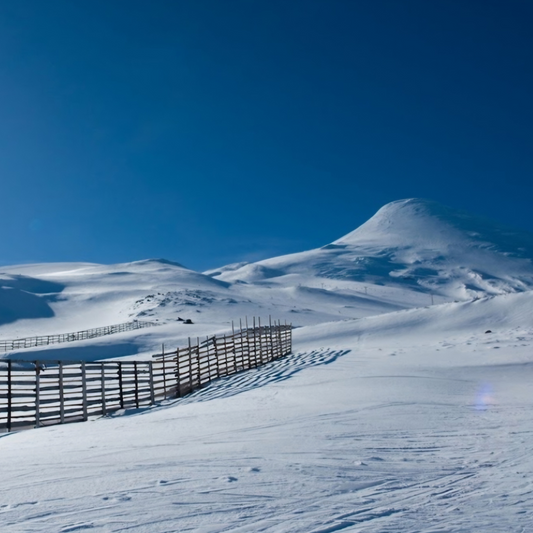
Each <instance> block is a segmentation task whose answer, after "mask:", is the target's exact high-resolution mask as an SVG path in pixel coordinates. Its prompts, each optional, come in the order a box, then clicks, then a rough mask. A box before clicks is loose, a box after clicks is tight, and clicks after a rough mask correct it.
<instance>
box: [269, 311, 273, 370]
mask: <svg viewBox="0 0 533 533" xmlns="http://www.w3.org/2000/svg"><path fill="white" fill-rule="evenodd" d="M268 333H269V336H270V355H269V358H268V360H269V361H271V360H272V359H274V340H273V339H272V315H268Z"/></svg>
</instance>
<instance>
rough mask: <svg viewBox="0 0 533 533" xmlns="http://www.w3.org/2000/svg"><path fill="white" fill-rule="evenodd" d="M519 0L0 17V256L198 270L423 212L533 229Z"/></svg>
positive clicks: (14, 6)
mask: <svg viewBox="0 0 533 533" xmlns="http://www.w3.org/2000/svg"><path fill="white" fill-rule="evenodd" d="M532 26H533V3H532V2H530V1H529V0H523V1H520V0H501V1H495V0H477V1H473V0H431V1H428V0H401V1H400V0H319V1H317V0H168V1H164V0H150V1H148V0H75V1H72V0H46V1H43V0H24V1H11V2H2V3H1V4H0V179H1V188H0V191H1V197H0V205H1V216H2V224H1V226H0V238H1V241H0V242H1V252H0V262H1V263H3V264H13V263H18V262H28V261H31V262H34V261H39V262H40V261H94V262H102V263H113V262H121V261H131V260H136V259H144V258H148V257H165V258H168V259H172V260H175V261H179V262H181V263H183V264H185V265H186V266H189V267H191V268H194V269H198V270H202V269H205V268H210V267H216V266H220V265H223V264H226V263H230V262H235V261H240V260H255V259H260V258H264V257H268V256H273V255H278V254H282V253H289V252H293V251H301V250H304V249H309V248H313V247H317V246H321V245H324V244H326V243H328V242H330V241H332V240H334V239H336V238H338V237H340V236H342V235H344V234H345V233H348V232H349V231H351V230H353V229H354V228H355V227H357V226H358V225H360V224H361V223H362V222H364V221H365V220H366V219H367V218H368V217H370V216H371V215H372V214H373V213H374V212H375V211H376V210H377V209H378V208H379V207H381V206H382V205H383V204H385V203H387V202H390V201H392V200H397V199H400V198H407V197H425V198H431V199H433V200H436V201H439V202H442V203H444V204H447V205H450V206H452V207H457V208H461V209H467V210H470V211H472V212H474V213H477V214H481V215H485V216H489V217H491V218H494V219H496V220H499V221H500V222H502V223H505V224H507V225H510V226H514V227H518V228H522V229H528V230H532V231H533V217H532V216H531V212H532V209H533V32H532V31H531V27H532Z"/></svg>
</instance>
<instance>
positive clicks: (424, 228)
mask: <svg viewBox="0 0 533 533" xmlns="http://www.w3.org/2000/svg"><path fill="white" fill-rule="evenodd" d="M532 259H533V234H531V233H527V232H523V231H516V230H512V229H509V228H506V227H503V226H500V225H498V224H496V223H494V222H492V221H490V220H488V219H485V218H481V217H477V216H474V215H471V214H469V213H466V212H463V211H458V210H455V209H451V208H448V207H445V206H442V205H440V204H438V203H436V202H432V201H430V200H421V199H408V200H399V201H396V202H392V203H390V204H387V205H385V206H384V207H382V208H381V209H380V210H379V211H378V212H377V213H376V214H375V215H374V216H373V217H372V218H371V219H370V220H368V221H367V222H366V223H365V224H363V225H362V226H360V227H359V228H357V229H356V230H354V231H352V232H351V233H349V234H348V235H345V236H344V237H342V238H340V239H337V240H336V241H334V242H333V243H331V244H328V245H326V246H323V247H322V248H319V249H316V250H311V251H308V252H302V253H296V254H290V255H286V256H282V257H276V258H272V259H267V260H263V261H258V262H256V263H251V264H246V265H242V264H239V265H235V266H232V265H230V266H228V267H225V268H222V269H219V270H218V271H210V272H206V274H210V275H212V276H214V277H216V278H217V279H220V280H224V281H230V282H235V281H237V280H240V281H245V282H248V283H254V282H255V283H256V282H258V281H263V282H264V281H267V280H268V281H269V282H276V283H280V284H286V283H293V284H305V285H309V284H310V283H312V284H314V285H316V283H317V282H318V283H321V284H324V283H326V284H327V285H328V286H331V282H329V283H328V282H325V281H324V280H335V281H336V282H355V283H356V284H360V283H364V284H366V285H367V284H376V285H386V286H390V287H397V288H406V289H411V290H417V291H423V292H429V293H431V294H434V295H440V296H441V297H445V298H447V299H468V298H473V297H481V296H485V295H487V294H503V293H509V292H519V291H523V290H527V289H530V288H531V287H533V263H532ZM310 278H315V280H314V282H313V281H311V279H310ZM345 286H346V285H345Z"/></svg>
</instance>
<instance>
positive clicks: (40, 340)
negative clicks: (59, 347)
mask: <svg viewBox="0 0 533 533" xmlns="http://www.w3.org/2000/svg"><path fill="white" fill-rule="evenodd" d="M152 326H159V324H156V323H155V322H146V321H142V320H134V321H132V322H124V323H123V324H114V325H112V326H103V327H101V328H93V329H85V330H83V331H75V332H74V333H60V334H59V335H42V336H39V337H26V338H24V339H14V340H10V341H0V350H4V352H8V351H10V350H19V349H21V348H33V347H35V346H47V345H48V344H57V343H60V342H72V341H82V340H85V339H94V338H96V337H103V336H104V335H112V334H113V333H122V332H123V331H132V330H134V329H141V328H150V327H152Z"/></svg>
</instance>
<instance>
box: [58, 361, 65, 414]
mask: <svg viewBox="0 0 533 533" xmlns="http://www.w3.org/2000/svg"><path fill="white" fill-rule="evenodd" d="M58 363H59V364H58V367H59V368H58V371H59V421H60V423H61V424H64V423H65V391H64V384H63V381H64V380H63V363H62V362H61V361H58Z"/></svg>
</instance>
